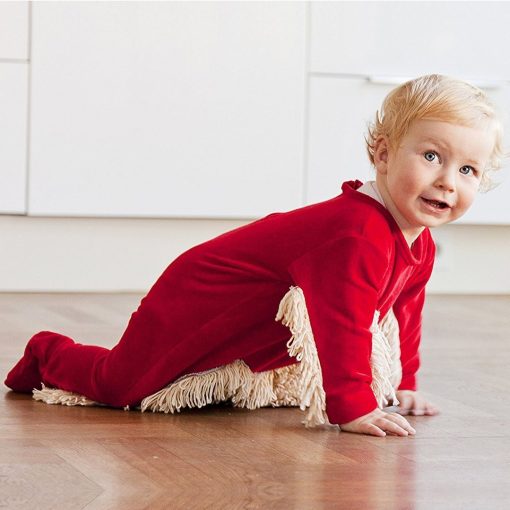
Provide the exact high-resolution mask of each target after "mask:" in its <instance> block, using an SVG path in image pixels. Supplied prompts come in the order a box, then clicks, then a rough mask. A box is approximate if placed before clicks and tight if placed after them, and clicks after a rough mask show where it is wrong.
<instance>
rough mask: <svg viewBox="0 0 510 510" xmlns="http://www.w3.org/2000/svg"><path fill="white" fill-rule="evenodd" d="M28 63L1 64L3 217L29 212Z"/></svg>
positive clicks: (0, 206)
mask: <svg viewBox="0 0 510 510" xmlns="http://www.w3.org/2000/svg"><path fill="white" fill-rule="evenodd" d="M27 66H28V64H26V63H21V62H20V63H0V147H1V150H0V182H1V186H0V213H7V214H20V213H25V211H26V200H25V196H26V156H27V97H28V93H27V82H28V78H27V74H28V67H27Z"/></svg>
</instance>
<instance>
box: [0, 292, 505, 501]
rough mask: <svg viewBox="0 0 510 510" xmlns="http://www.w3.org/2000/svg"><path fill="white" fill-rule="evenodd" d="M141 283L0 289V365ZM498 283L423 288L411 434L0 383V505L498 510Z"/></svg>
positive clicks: (101, 336) (100, 333)
mask: <svg viewBox="0 0 510 510" xmlns="http://www.w3.org/2000/svg"><path fill="white" fill-rule="evenodd" d="M141 297H143V296H141V295H140V294H49V293H42V294H17V293H4V294H0V324H2V328H0V345H1V350H0V371H1V373H2V374H3V375H5V373H6V372H7V370H8V369H9V368H10V367H11V366H12V365H13V364H14V363H15V362H16V361H17V359H18V358H19V356H20V355H21V353H22V351H23V348H24V345H25V343H26V341H27V340H28V338H30V336H32V335H33V334H35V333H36V332H38V331H41V330H44V329H49V330H54V331H58V332H60V333H63V334H65V335H68V336H71V337H73V338H75V339H77V340H78V341H81V342H84V343H95V344H96V345H103V346H105V347H111V346H113V345H115V343H116V342H117V341H118V339H119V338H120V336H121V335H122V332H123V330H124V328H125V326H126V325H127V322H128V320H129V317H130V315H131V314H132V313H133V311H134V310H136V308H137V307H138V304H139V302H140V299H141ZM509 310H510V297H506V296H483V297H482V296H430V297H429V299H428V303H427V307H426V310H425V315H424V340H423V346H422V370H421V372H420V378H419V381H420V385H421V387H422V389H423V391H424V392H425V393H426V394H427V395H428V396H429V397H430V399H431V400H432V401H434V402H435V403H436V404H437V405H438V407H439V408H440V410H441V414H440V415H439V416H437V417H409V421H410V422H411V423H412V425H413V426H414V427H415V428H416V430H417V435H416V436H415V437H408V438H400V437H391V436H388V437H385V438H375V437H368V436H360V435H356V434H349V433H345V432H340V431H339V430H338V429H334V428H326V427H324V428H319V429H315V430H307V429H305V428H304V427H303V425H302V424H301V420H302V413H301V412H300V411H299V410H298V409H291V408H286V409H272V408H265V409H259V410H256V411H247V410H244V409H234V408H231V407H229V406H226V405H218V406H209V407H207V408H203V409H195V410H187V411H186V410H185V411H183V412H182V413H180V414H175V415H165V414H159V413H140V412H138V411H129V412H126V411H122V410H114V409H109V408H103V407H64V406H49V405H46V404H43V403H41V402H36V401H34V400H33V399H31V398H30V396H26V395H19V394H15V393H12V392H9V391H7V388H5V387H3V388H2V389H1V390H0V508H3V507H5V508H13V509H18V508H22V509H32V508H34V509H36V508H37V509H50V508H59V509H61V508H63V509H65V510H67V509H88V510H102V509H106V510H110V509H117V508H119V509H128V510H131V509H160V508H161V509H167V508H172V509H173V508H186V509H193V508H197V509H202V508H211V509H218V508H221V509H224V508H225V509H230V508H240V509H245V508H264V509H266V508H282V509H286V508H292V509H307V510H308V509H314V510H315V509H323V508H324V509H330V508H342V509H356V510H358V509H363V510H365V509H366V510H379V509H381V510H382V509H384V510H386V509H388V510H390V509H391V510H395V509H402V510H411V509H412V510H422V509H424V510H425V509H426V510H430V509H434V510H436V509H439V510H441V509H448V510H451V509H459V510H460V509H462V510H471V509H473V510H475V509H476V510H478V509H483V510H485V509H491V510H492V509H496V510H497V509H506V508H508V501H509V500H510V484H509V483H508V480H509V479H510V405H509V403H510V402H509V396H508V395H509V390H510V378H509V377H508V367H509V364H510V347H509V344H508V331H510V314H509V313H508V311H509Z"/></svg>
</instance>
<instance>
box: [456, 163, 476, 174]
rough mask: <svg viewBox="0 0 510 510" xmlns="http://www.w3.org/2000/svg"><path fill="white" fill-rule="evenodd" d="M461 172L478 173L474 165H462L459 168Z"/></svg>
mask: <svg viewBox="0 0 510 510" xmlns="http://www.w3.org/2000/svg"><path fill="white" fill-rule="evenodd" d="M459 172H460V173H461V174H464V175H469V174H470V173H472V174H473V175H475V174H476V170H475V169H474V168H473V167H472V166H469V165H465V166H461V167H460V168H459Z"/></svg>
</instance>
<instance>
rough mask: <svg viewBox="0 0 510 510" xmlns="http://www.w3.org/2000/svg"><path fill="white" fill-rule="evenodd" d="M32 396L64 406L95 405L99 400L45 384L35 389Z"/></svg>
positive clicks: (47, 402)
mask: <svg viewBox="0 0 510 510" xmlns="http://www.w3.org/2000/svg"><path fill="white" fill-rule="evenodd" d="M32 396H33V398H34V399H35V400H41V401H42V402H45V403H46V404H61V405H63V406H95V405H98V402H95V401H94V400H90V399H89V398H87V397H84V396H83V395H79V394H78V393H72V392H71V391H64V390H59V389H57V388H47V387H46V386H45V385H44V384H43V385H42V389H41V390H36V389H34V390H33V391H32Z"/></svg>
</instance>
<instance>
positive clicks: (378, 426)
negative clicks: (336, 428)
mask: <svg viewBox="0 0 510 510" xmlns="http://www.w3.org/2000/svg"><path fill="white" fill-rule="evenodd" d="M340 428H341V429H342V430H345V431H347V432H356V433H358V434H368V435H371V436H379V437H382V436H385V435H386V434H387V433H389V434H391V435H397V436H407V435H409V434H411V435H414V434H416V431H415V430H414V429H413V427H411V425H410V424H409V422H408V421H407V420H406V419H405V418H404V417H403V416H400V414H396V413H385V412H384V411H381V409H379V408H376V409H374V410H373V411H372V412H370V413H368V414H365V415H364V416H360V417H359V418H356V419H355V420H352V421H350V422H348V423H344V424H341V425H340Z"/></svg>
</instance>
